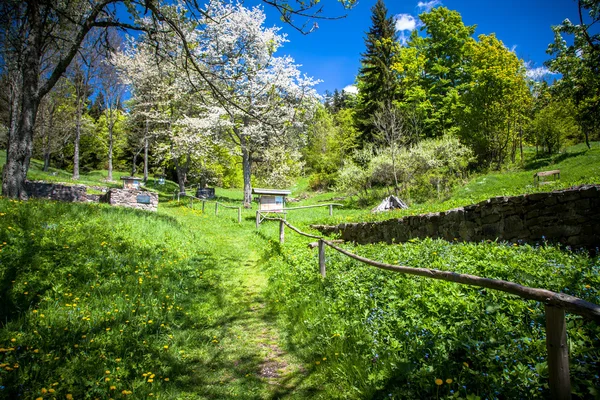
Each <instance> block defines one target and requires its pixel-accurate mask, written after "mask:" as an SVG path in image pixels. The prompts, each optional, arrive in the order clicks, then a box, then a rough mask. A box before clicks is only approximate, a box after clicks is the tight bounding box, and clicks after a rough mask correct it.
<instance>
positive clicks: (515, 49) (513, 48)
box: [510, 44, 517, 54]
mask: <svg viewBox="0 0 600 400" xmlns="http://www.w3.org/2000/svg"><path fill="white" fill-rule="evenodd" d="M510 51H511V53H515V54H516V53H517V45H516V44H515V45H513V46H512V47H511V48H510Z"/></svg>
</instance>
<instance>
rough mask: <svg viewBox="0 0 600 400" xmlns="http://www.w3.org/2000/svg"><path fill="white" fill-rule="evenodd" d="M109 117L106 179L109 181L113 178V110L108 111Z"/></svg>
mask: <svg viewBox="0 0 600 400" xmlns="http://www.w3.org/2000/svg"><path fill="white" fill-rule="evenodd" d="M108 114H109V118H108V120H107V121H106V122H107V123H108V176H107V177H106V179H107V180H108V181H112V180H113V175H112V172H113V127H114V122H113V120H112V110H109V111H108Z"/></svg>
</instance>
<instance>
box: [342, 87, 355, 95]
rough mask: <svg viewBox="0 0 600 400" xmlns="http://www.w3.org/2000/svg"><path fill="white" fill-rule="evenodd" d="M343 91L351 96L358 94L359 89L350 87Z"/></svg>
mask: <svg viewBox="0 0 600 400" xmlns="http://www.w3.org/2000/svg"><path fill="white" fill-rule="evenodd" d="M342 91H343V92H346V93H350V94H358V88H357V87H356V85H348V86H346V87H345V88H343V89H342Z"/></svg>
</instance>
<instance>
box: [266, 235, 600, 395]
mask: <svg viewBox="0 0 600 400" xmlns="http://www.w3.org/2000/svg"><path fill="white" fill-rule="evenodd" d="M300 242H301V241H300V240H298V241H295V242H294V243H293V244H288V243H287V242H286V245H285V247H284V248H283V250H282V252H281V255H280V256H278V257H276V258H275V259H274V260H273V261H272V263H271V275H272V278H271V282H272V283H271V286H270V298H271V304H272V305H273V310H274V312H277V313H278V314H280V315H283V318H284V321H285V323H286V327H287V330H288V332H289V340H290V342H291V346H293V347H294V348H297V349H300V352H301V353H300V354H301V355H302V356H303V357H304V359H305V360H306V362H311V361H312V363H313V364H314V365H313V368H315V370H317V371H319V373H320V374H322V375H324V377H323V378H322V379H323V381H324V382H327V383H328V386H332V385H333V386H336V387H337V388H339V389H338V390H337V392H336V393H337V394H336V393H330V396H331V398H357V399H358V398H384V397H385V398H396V399H414V398H437V397H441V398H463V399H464V398H468V396H480V397H481V398H490V399H498V398H546V397H547V396H548V394H549V392H548V385H547V379H548V375H547V374H548V372H547V367H546V348H545V332H544V329H545V328H544V306H543V304H540V303H536V302H532V301H524V300H522V299H519V298H517V297H514V296H510V295H507V294H504V293H499V292H495V291H492V290H486V289H480V288H474V287H468V286H463V285H456V284H454V283H449V282H442V281H435V280H431V279H426V278H421V277H412V276H405V275H403V274H398V273H394V272H389V271H381V270H377V269H375V268H372V267H369V266H365V265H364V264H360V263H358V262H355V261H352V260H350V259H348V258H347V257H345V256H343V255H341V254H339V253H336V252H334V251H333V250H331V249H327V256H326V257H327V278H326V279H322V278H321V277H320V275H319V274H318V266H317V262H316V258H315V250H307V249H306V247H305V246H303V245H302V243H300ZM344 247H345V248H347V249H348V250H350V251H352V252H355V253H358V254H360V255H361V256H364V257H367V258H371V259H375V260H378V261H384V262H388V263H392V264H400V265H410V266H413V267H425V268H436V269H440V270H449V271H455V272H460V273H470V274H475V275H480V276H485V277H489V278H497V279H507V280H511V281H516V282H519V283H521V284H524V285H529V286H533V287H544V288H548V289H551V290H556V291H562V292H566V293H569V294H572V295H576V296H580V297H582V298H584V299H586V300H588V301H592V302H595V303H598V302H600V294H599V292H598V290H597V288H598V286H599V285H600V281H599V278H598V276H599V272H600V270H599V268H600V264H598V259H597V258H589V257H588V256H586V255H584V254H577V253H569V252H563V251H561V250H559V249H557V248H553V247H549V246H540V247H538V246H528V245H524V246H512V245H508V244H502V243H482V244H464V243H448V242H445V241H441V240H422V241H420V240H413V241H412V242H411V243H407V244H400V245H395V246H388V245H369V246H356V247H353V246H348V245H346V246H344ZM599 333H600V327H598V326H597V325H596V324H593V323H589V322H586V321H584V320H582V319H581V318H579V317H577V316H569V317H568V334H569V337H570V343H571V349H570V357H571V365H572V369H573V371H577V372H576V373H573V374H572V382H573V388H574V392H575V393H579V394H580V396H581V397H588V396H593V393H595V389H594V388H595V387H597V386H598V385H599V384H600V380H599V378H598V375H597V371H598V367H599V365H598V361H597V360H598V356H599V355H600V346H599V344H598V343H597V341H596V340H595V339H594V337H597V335H598V334H599ZM436 379H441V380H442V381H441V382H442V385H441V386H440V387H438V386H437V385H436V382H435V381H436ZM447 380H448V381H447Z"/></svg>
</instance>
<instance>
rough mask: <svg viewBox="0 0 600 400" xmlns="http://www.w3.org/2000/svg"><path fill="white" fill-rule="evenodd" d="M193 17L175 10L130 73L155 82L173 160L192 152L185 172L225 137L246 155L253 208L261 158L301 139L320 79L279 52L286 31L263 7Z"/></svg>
mask: <svg viewBox="0 0 600 400" xmlns="http://www.w3.org/2000/svg"><path fill="white" fill-rule="evenodd" d="M186 13H187V11H186V9H185V7H183V5H181V4H180V5H174V6H173V7H172V9H171V13H170V15H171V19H179V20H180V23H178V24H177V25H176V26H174V25H172V24H171V25H169V24H168V23H167V22H165V27H164V29H158V30H157V31H156V32H155V33H154V34H153V35H148V36H146V37H145V38H144V40H145V43H146V45H147V46H149V47H152V49H151V50H146V51H147V54H146V55H144V56H143V58H144V60H141V59H140V60H139V62H141V63H143V64H144V65H145V66H144V67H143V68H142V67H141V66H140V67H137V69H138V70H140V73H136V72H135V68H134V69H133V70H131V69H130V71H128V72H127V75H129V76H131V77H132V78H131V79H132V80H134V81H135V80H138V79H145V78H143V77H144V76H145V75H144V74H150V76H154V77H155V78H154V80H153V82H154V83H153V85H154V89H152V95H151V98H152V99H153V101H155V102H158V103H157V104H162V105H158V106H155V107H154V110H155V112H158V114H160V115H161V116H162V117H165V116H168V117H167V118H166V120H164V121H163V125H164V126H165V127H166V128H165V129H166V135H167V136H169V137H170V138H171V142H170V144H171V146H170V148H171V149H172V150H171V151H172V152H173V159H174V160H177V159H179V158H181V157H184V155H183V154H179V153H177V150H176V149H188V150H186V153H185V154H187V156H185V157H184V160H182V161H183V163H184V164H177V162H176V168H178V172H179V169H180V166H181V165H188V166H189V161H190V155H191V152H190V151H191V150H190V149H192V148H193V147H194V146H193V145H192V144H193V143H195V142H197V143H201V142H202V140H205V139H206V138H205V136H206V135H207V134H211V133H214V132H217V131H219V132H225V136H226V137H227V139H228V140H229V143H231V144H233V147H234V151H235V152H236V153H237V154H239V155H240V156H241V157H242V168H243V178H244V205H245V206H246V207H249V206H250V203H251V200H252V194H251V190H252V189H251V171H252V163H253V160H255V158H256V157H260V155H261V153H262V152H263V151H264V150H265V149H267V148H268V147H270V146H282V145H285V144H290V143H294V142H297V141H298V140H297V139H298V137H299V136H300V131H301V129H302V126H303V124H302V121H303V120H305V119H306V117H307V116H308V115H309V114H310V111H311V110H312V108H313V106H314V105H315V102H316V99H317V97H318V96H317V94H316V91H315V90H314V89H313V86H314V85H316V84H317V83H318V81H316V80H314V79H312V78H309V77H306V76H303V75H302V74H301V73H300V71H299V70H298V66H297V65H296V64H294V61H293V59H292V58H291V57H287V56H284V57H276V56H275V55H274V53H275V52H276V51H277V49H278V48H280V47H281V46H282V45H283V43H285V42H286V38H285V35H283V34H280V33H279V28H265V27H264V26H263V24H264V21H265V14H264V12H263V10H262V9H261V8H259V7H255V8H252V9H248V8H245V7H243V6H242V5H241V4H230V3H226V2H223V1H221V0H215V1H212V2H210V3H209V4H208V5H207V6H206V9H205V10H204V11H203V13H202V14H201V15H200V16H199V17H198V20H197V21H195V22H194V23H191V22H190V20H187V22H184V21H185V18H184V16H185V15H186ZM153 23H154V21H153ZM169 27H170V28H173V29H175V30H176V34H173V32H172V31H170V30H169V29H168V28H169ZM138 47H139V46H138ZM134 48H135V46H134ZM140 57H142V56H140ZM129 58H130V59H131V60H133V59H134V58H135V57H133V56H130V57H129ZM151 64H154V65H151ZM157 68H158V70H157ZM142 69H145V70H146V72H142V71H141V70H142ZM147 71H154V72H147ZM134 86H135V85H134ZM134 93H135V90H134ZM223 114H225V115H226V118H225V119H224V118H222V116H223ZM158 119H159V118H158V117H157V118H155V120H158ZM200 132H204V139H203V135H202V134H200ZM197 148H198V147H197ZM203 148H206V146H204V147H203ZM185 170H187V167H186V168H183V169H182V171H185ZM180 186H181V188H182V189H183V184H182V183H181V182H180Z"/></svg>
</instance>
